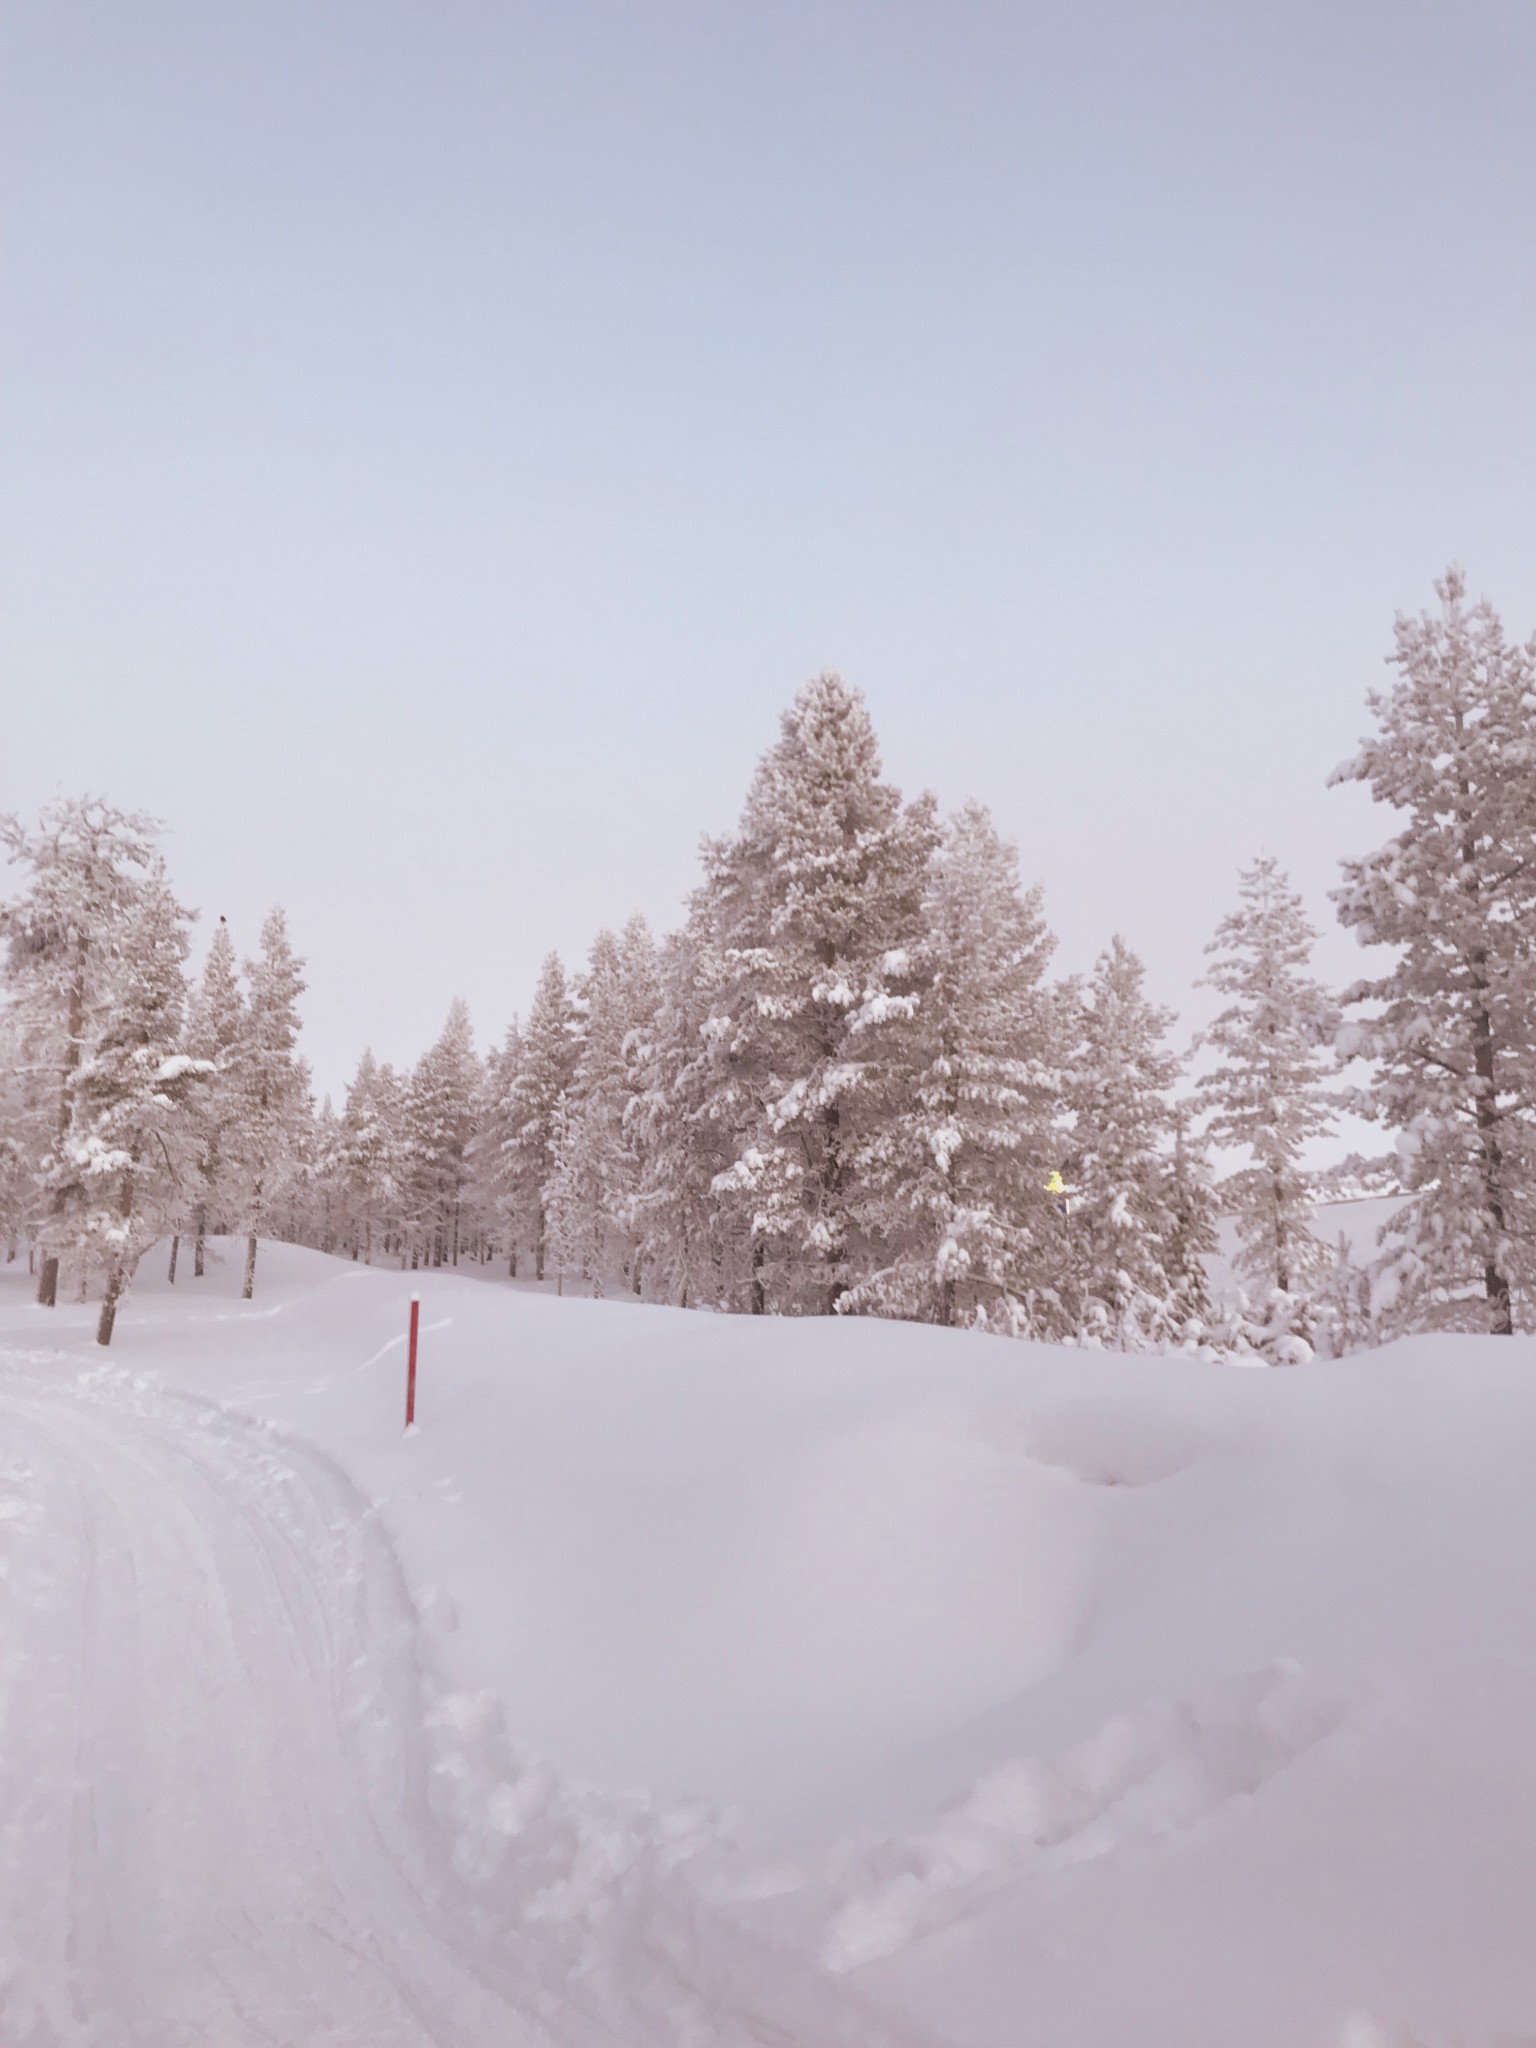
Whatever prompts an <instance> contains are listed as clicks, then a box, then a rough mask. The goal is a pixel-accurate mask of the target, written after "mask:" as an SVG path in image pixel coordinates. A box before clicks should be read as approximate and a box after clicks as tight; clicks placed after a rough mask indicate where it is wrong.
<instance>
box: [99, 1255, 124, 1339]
mask: <svg viewBox="0 0 1536 2048" xmlns="http://www.w3.org/2000/svg"><path fill="white" fill-rule="evenodd" d="M122 1291H123V1282H122V1273H121V1268H120V1265H119V1262H118V1261H117V1260H116V1259H114V1260H113V1261H112V1267H111V1270H110V1272H109V1273H108V1275H107V1291H106V1293H105V1294H104V1295H103V1296H102V1300H101V1314H100V1315H99V1316H98V1317H97V1318H96V1342H97V1343H98V1344H110V1343H111V1342H112V1330H113V1327H114V1325H115V1324H116V1322H117V1303H118V1298H119V1296H120V1295H121V1294H122Z"/></svg>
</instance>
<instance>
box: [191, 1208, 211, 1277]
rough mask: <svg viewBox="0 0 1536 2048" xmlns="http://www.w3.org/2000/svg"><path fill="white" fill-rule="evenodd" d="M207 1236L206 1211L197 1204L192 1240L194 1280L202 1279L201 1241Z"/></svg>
mask: <svg viewBox="0 0 1536 2048" xmlns="http://www.w3.org/2000/svg"><path fill="white" fill-rule="evenodd" d="M207 1235H208V1211H207V1209H206V1207H205V1206H204V1205H203V1204H202V1203H201V1202H199V1203H198V1205H197V1231H196V1235H195V1236H194V1237H193V1239H192V1278H193V1279H194V1280H201V1279H202V1277H203V1241H204V1239H205V1238H206V1237H207Z"/></svg>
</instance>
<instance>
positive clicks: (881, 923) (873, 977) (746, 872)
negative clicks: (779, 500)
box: [695, 675, 937, 1313]
mask: <svg viewBox="0 0 1536 2048" xmlns="http://www.w3.org/2000/svg"><path fill="white" fill-rule="evenodd" d="M936 839H937V831H936V827H935V823H934V815H933V804H932V800H931V798H927V797H923V798H920V799H919V800H918V801H917V802H916V803H914V804H912V805H911V806H906V805H903V803H902V800H901V795H900V792H899V791H897V790H896V789H894V788H893V787H892V786H891V785H890V784H889V783H887V782H884V781H882V779H881V775H880V759H879V754H878V750H877V745H876V740H875V733H874V728H873V726H872V725H871V723H870V719H869V713H868V712H867V710H866V709H865V706H864V700H863V698H862V697H861V696H860V695H859V693H858V692H857V691H856V690H851V689H849V688H848V686H847V685H846V684H845V683H843V682H842V681H841V680H840V679H839V678H838V677H836V676H832V675H823V676H819V677H818V678H817V679H816V680H815V681H814V682H811V683H808V684H806V686H805V687H804V688H803V689H802V690H801V691H800V693H799V695H798V696H797V697H796V698H795V701H794V703H793V705H792V706H791V707H790V709H789V710H788V711H787V712H786V713H785V714H784V718H783V721H782V732H781V736H780V738H779V740H778V742H777V744H776V745H775V746H773V747H772V748H770V750H769V751H768V753H767V754H765V755H764V757H763V759H762V761H761V763H760V765H759V767H758V771H757V774H756V777H755V778H754V780H753V783H752V787H751V790H750V792H749V794H748V797H747V802H746V807H745V810H744V811H743V814H742V819H741V824H740V826H739V828H738V829H737V831H736V832H735V833H734V834H733V835H732V836H731V837H729V838H727V839H723V840H719V841H716V842H710V843H707V844H706V846H705V854H704V864H705V879H704V883H703V886H702V888H701V889H700V890H699V892H698V895H697V898H696V902H695V911H696V915H697V916H698V918H699V920H700V923H701V926H702V929H703V936H704V943H705V947H706V949H707V951H708V952H709V954H710V955H711V956H712V958H713V960H714V961H715V963H716V964H717V967H718V971H719V980H718V983H717V986H716V987H715V989H714V990H713V991H712V1005H711V1012H710V1015H709V1018H708V1019H707V1022H706V1031H707V1033H708V1035H709V1042H710V1045H711V1048H712V1051H713V1054H714V1061H715V1070H714V1076H713V1079H714V1087H713V1091H712V1100H711V1104H710V1111H709V1113H710V1115H711V1117H712V1119H713V1120H715V1121H717V1122H718V1123H719V1124H720V1125H721V1126H722V1127H724V1128H727V1129H729V1130H731V1131H732V1132H733V1134H734V1149H735V1158H734V1160H733V1162H732V1164H731V1165H730V1167H729V1168H728V1169H727V1170H726V1172H725V1173H723V1174H722V1175H721V1176H720V1177H719V1179H718V1180H717V1181H716V1183H715V1187H716V1193H717V1195H718V1197H719V1200H720V1202H721V1203H722V1205H724V1206H727V1207H729V1208H732V1209H734V1210H735V1211H736V1212H737V1214H738V1216H739V1217H740V1218H741V1219H742V1220H743V1221H744V1222H746V1223H747V1224H748V1225H749V1227H750V1231H751V1238H752V1250H751V1262H752V1277H751V1282H750V1293H749V1305H750V1306H751V1307H752V1308H754V1309H759V1308H762V1307H764V1306H767V1305H770V1304H771V1305H772V1306H774V1307H777V1308H790V1307H796V1306H805V1307H809V1308H812V1309H815V1310H817V1311H820V1312H822V1313H827V1312H830V1311H832V1310H835V1309H836V1307H837V1305H838V1303H839V1301H840V1300H841V1298H842V1297H843V1295H845V1294H846V1293H847V1291H848V1289H849V1288H850V1287H851V1286H854V1285H856V1284H857V1283H858V1282H859V1281H860V1280H862V1279H865V1278H867V1277H868V1276H869V1275H870V1273H871V1272H872V1271H874V1270H875V1269H876V1268H877V1267H878V1266H879V1265H880V1264H881V1263H883V1256H882V1255H883V1250H884V1247H883V1245H882V1243H881V1242H880V1240H879V1235H878V1233H879V1228H880V1220H881V1214H882V1213H883V1212H884V1210H885V1209H886V1208H887V1206H888V1202H889V1196H890V1189H891V1179H892V1173H893V1170H894V1163H893V1153H894V1150H895V1146H894V1142H893V1131H892V1125H893V1122H894V1120H895V1119H896V1118H897V1117H899V1116H900V1114H901V1113H902V1112H903V1111H904V1110H905V1108H906V1107H907V1106H908V1104H909V1102H910V1090H911V1081H912V1075H913V1072H914V1070H915V1065H916V1060H917V1057H918V1052H917V1047H916V1044H915V1021H916V1018H917V1014H918V1008H919V993H918V992H919V986H920V971H919V968H918V965H917V961H916V954H917V952H918V950H919V946H920V942H921V939H922V935H923V924H922V906H923V888H924V880H925V873H926V868H927V862H928V856H929V854H930V853H931V852H932V850H933V847H934V845H935V843H936Z"/></svg>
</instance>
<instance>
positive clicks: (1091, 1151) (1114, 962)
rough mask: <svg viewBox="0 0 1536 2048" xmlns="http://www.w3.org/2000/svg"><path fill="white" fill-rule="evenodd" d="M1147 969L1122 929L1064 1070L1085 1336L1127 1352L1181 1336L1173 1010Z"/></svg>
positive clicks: (1089, 996)
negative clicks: (1151, 991) (1174, 1264)
mask: <svg viewBox="0 0 1536 2048" xmlns="http://www.w3.org/2000/svg"><path fill="white" fill-rule="evenodd" d="M1144 978H1145V970H1144V969H1143V967H1142V964H1141V962H1140V960H1138V959H1137V957H1136V955H1135V954H1134V953H1133V952H1132V951H1131V949H1130V947H1129V946H1127V945H1126V943H1125V941H1124V940H1123V939H1121V938H1119V937H1118V936H1117V937H1116V938H1115V939H1114V940H1113V941H1112V943H1111V944H1110V947H1109V950H1108V951H1107V952H1105V953H1103V954H1101V955H1100V957H1099V960H1098V962H1097V964H1096V965H1095V967H1094V970H1093V974H1092V976H1091V977H1090V979H1089V982H1088V986H1087V989H1086V991H1085V994H1084V999H1083V1001H1082V1004H1081V1007H1080V1010H1079V1014H1078V1029H1077V1043H1076V1046H1075V1048H1074V1051H1073V1055H1072V1058H1071V1061H1070V1065H1069V1068H1068V1072H1067V1103H1068V1108H1069V1110H1070V1113H1071V1119H1072V1126H1071V1134H1070V1137H1069V1139H1068V1140H1067V1145H1068V1148H1069V1150H1068V1162H1067V1174H1068V1179H1069V1181H1070V1183H1071V1188H1072V1193H1071V1197H1070V1203H1069V1213H1068V1229H1069V1232H1070V1238H1071V1248H1072V1260H1071V1263H1072V1269H1073V1277H1074V1282H1075V1295H1076V1301H1075V1320H1076V1324H1077V1329H1078V1333H1079V1335H1080V1336H1082V1337H1083V1338H1084V1339H1086V1340H1088V1341H1090V1342H1099V1343H1104V1344H1109V1345H1112V1346H1115V1347H1117V1348H1120V1349H1123V1350H1138V1349H1141V1348H1144V1347H1145V1346H1148V1345H1151V1344H1156V1343H1164V1342H1170V1341H1177V1340H1179V1339H1182V1338H1183V1337H1184V1336H1185V1335H1186V1334H1187V1333H1186V1332H1185V1331H1184V1329H1183V1328H1181V1326H1180V1324H1179V1322H1178V1320H1177V1310H1176V1307H1175V1295H1176V1291H1177V1290H1176V1286H1175V1276H1174V1275H1173V1273H1172V1272H1171V1271H1170V1250H1171V1248H1172V1246H1173V1245H1174V1243H1175V1241H1176V1231H1175V1216H1174V1207H1173V1199H1172V1198H1173V1192H1174V1182H1173V1174H1172V1167H1173V1163H1174V1162H1173V1156H1172V1155H1173V1140H1174V1134H1175V1131H1176V1128H1177V1122H1178V1117H1177V1112H1176V1110H1175V1107H1174V1103H1173V1097H1172V1090H1173V1086H1174V1082H1175V1081H1176V1079H1177V1078H1178V1073H1179V1065H1180V1062H1179V1060H1178V1058H1177V1056H1176V1055H1175V1054H1174V1053H1173V1052H1171V1051H1170V1050H1169V1049H1168V1046H1167V1044H1166V1042H1165V1041H1166V1038H1167V1033H1168V1030H1169V1027H1170V1026H1171V1024H1172V1023H1173V1015H1172V1012H1171V1011H1168V1010H1164V1009H1160V1008H1158V1007H1157V1006H1156V1005H1155V1004H1153V1003H1150V1002H1148V1000H1147V998H1146V995H1145V993H1144V992H1143V986H1142V984H1143V981H1144Z"/></svg>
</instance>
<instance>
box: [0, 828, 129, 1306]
mask: <svg viewBox="0 0 1536 2048" xmlns="http://www.w3.org/2000/svg"><path fill="white" fill-rule="evenodd" d="M158 831H159V826H158V823H157V822H156V820H155V819H153V818H150V817H147V816H146V815H145V814H144V813H142V812H139V811H121V810H118V809H116V808H115V807H114V806H112V805H111V804H107V803H104V802H103V801H102V800H101V799H100V798H99V797H70V798H66V799H63V800H61V801H59V802H58V803H54V804H51V805H49V806H48V807H47V808H46V809H45V810H44V811H43V813H42V816H41V817H40V819H39V821H38V824H37V827H36V829H35V830H33V831H28V830H27V829H26V828H25V827H24V826H23V825H22V824H21V823H20V822H19V820H17V819H16V818H13V817H0V843H3V844H4V845H5V846H6V847H7V849H8V851H9V855H10V858H11V859H12V860H13V861H17V862H20V863H21V864H22V865H23V866H24V867H25V868H27V869H28V870H29V871H30V881H29V885H28V887H27V889H26V891H25V892H24V893H23V894H22V895H21V896H19V897H18V898H17V899H15V900H14V901H13V902H10V903H7V904H6V905H4V906H3V907H0V936H3V937H4V939H5V942H6V951H5V967H4V973H5V984H6V987H7V990H8V992H9V996H10V1023H11V1029H12V1034H13V1041H14V1044H15V1049H16V1052H17V1054H18V1055H19V1059H20V1063H21V1064H20V1071H19V1079H20V1082H21V1086H20V1089H19V1091H18V1093H19V1095H20V1103H19V1108H20V1111H21V1121H20V1123H19V1125H18V1128H17V1129H16V1131H15V1132H13V1134H12V1142H13V1143H14V1144H15V1145H16V1147H17V1149H18V1152H19V1153H20V1154H21V1155H22V1157H23V1158H24V1160H25V1162H26V1164H25V1167H24V1168H23V1169H22V1170H23V1171H24V1173H25V1176H26V1178H27V1181H28V1183H29V1190H30V1192H31V1195H32V1197H33V1199H34V1201H35V1218H36V1225H37V1230H38V1233H39V1237H40V1246H39V1249H40V1252H41V1259H40V1267H39V1278H38V1289H37V1298H38V1301H39V1302H40V1303H42V1304H43V1306H45V1307H49V1308H51V1307H52V1306H53V1305H54V1303H55V1302H56V1301H57V1299H58V1282H59V1255H60V1251H61V1249H62V1245H61V1242H60V1240H61V1239H62V1237H63V1236H64V1235H65V1234H66V1232H65V1210H66V1208H67V1206H68V1204H69V1201H70V1199H71V1191H72V1190H73V1189H74V1188H75V1185H76V1175H75V1170H74V1167H73V1164H72V1163H71V1162H70V1161H69V1160H68V1159H67V1158H66V1157H65V1155H64V1150H63V1146H64V1141H65V1138H66V1136H67V1133H68V1130H69V1124H70V1117H71V1113H72V1092H73V1087H74V1082H75V1077H76V1074H77V1072H78V1070H79V1066H80V1062H81V1059H82V1056H83V1054H84V1051H85V1048H86V1046H87V1045H88V1044H90V1043H92V1042H94V1040H95V1038H96V1037H97V1036H98V1035H99V1033H100V1031H101V1029H102V1028H103V1026H104V1023H105V1021H106V1017H107V1014H108V1012H109V1010H110V1005H111V1001H112V995H113V988H114V976H115V974H116V970H117V963H118V960H119V957H120V955H121V951H122V948H123V945H124V943H125V932H126V929H127V927H128V925H129V924H130V922H131V920H132V917H133V915H134V913H135V912H136V911H137V909H138V907H139V904H140V902H141V900H142V898H143V896H144V893H145V891H146V888H147V887H149V886H151V879H152V877H155V876H156V875H157V872H158V871H157V869H156V866H155V863H156V859H157V855H156V850H155V843H156V835H157V833H158ZM156 886H157V884H156Z"/></svg>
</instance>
